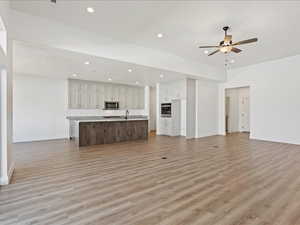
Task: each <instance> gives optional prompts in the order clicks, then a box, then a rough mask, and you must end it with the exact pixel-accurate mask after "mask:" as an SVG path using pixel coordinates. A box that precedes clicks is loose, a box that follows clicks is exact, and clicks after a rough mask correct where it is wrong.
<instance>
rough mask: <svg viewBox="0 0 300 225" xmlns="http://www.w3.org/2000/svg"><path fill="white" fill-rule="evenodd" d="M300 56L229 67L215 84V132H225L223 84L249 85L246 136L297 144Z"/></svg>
mask: <svg viewBox="0 0 300 225" xmlns="http://www.w3.org/2000/svg"><path fill="white" fill-rule="evenodd" d="M299 64H300V56H299V55H298V56H293V57H288V58H284V59H280V60H275V61H270V62H265V63H260V64H257V65H252V66H248V67H244V68H239V69H234V70H231V71H229V74H228V82H226V83H224V84H220V86H219V109H220V110H219V122H220V123H219V133H220V134H224V133H225V132H224V131H225V117H224V113H225V104H224V98H225V95H224V90H225V88H234V87H245V86H250V118H251V119H250V138H253V139H261V140H268V141H276V142H287V143H294V144H300V134H299V133H300V132H299V129H300V128H299V124H300V116H299V115H300V92H299V84H300V75H299V74H300V67H299Z"/></svg>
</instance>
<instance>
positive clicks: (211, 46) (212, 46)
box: [199, 45, 220, 48]
mask: <svg viewBox="0 0 300 225" xmlns="http://www.w3.org/2000/svg"><path fill="white" fill-rule="evenodd" d="M219 47H220V46H217V45H210V46H199V48H219Z"/></svg>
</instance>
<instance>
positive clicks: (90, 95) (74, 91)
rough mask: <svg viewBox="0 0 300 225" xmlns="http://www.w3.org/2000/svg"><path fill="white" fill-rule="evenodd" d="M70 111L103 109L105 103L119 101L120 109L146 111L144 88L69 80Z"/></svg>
mask: <svg viewBox="0 0 300 225" xmlns="http://www.w3.org/2000/svg"><path fill="white" fill-rule="evenodd" d="M68 87H69V98H68V99H69V108H70V109H103V108H104V102H105V101H117V102H119V104H120V109H144V105H145V99H144V98H145V92H144V88H143V87H136V86H130V85H123V84H111V83H104V82H92V81H83V80H75V79H69V80H68Z"/></svg>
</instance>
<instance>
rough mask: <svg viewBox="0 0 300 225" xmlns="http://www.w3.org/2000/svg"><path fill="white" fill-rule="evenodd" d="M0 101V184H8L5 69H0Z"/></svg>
mask: <svg viewBox="0 0 300 225" xmlns="http://www.w3.org/2000/svg"><path fill="white" fill-rule="evenodd" d="M0 72H1V74H0V76H1V77H0V86H1V88H0V91H1V92H0V99H1V100H0V102H1V108H0V109H1V111H0V114H1V115H0V117H1V120H0V121H1V128H0V129H1V133H0V134H1V145H0V153H1V170H0V173H1V174H0V184H1V185H5V184H8V181H9V179H8V172H7V167H8V166H7V160H8V159H7V71H6V70H5V69H3V70H1V71H0Z"/></svg>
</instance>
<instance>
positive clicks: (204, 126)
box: [196, 80, 218, 138]
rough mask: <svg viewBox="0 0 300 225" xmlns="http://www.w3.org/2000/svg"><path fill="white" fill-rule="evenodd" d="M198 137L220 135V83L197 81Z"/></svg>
mask: <svg viewBox="0 0 300 225" xmlns="http://www.w3.org/2000/svg"><path fill="white" fill-rule="evenodd" d="M196 110H197V112H196V118H197V119H196V121H197V122H196V137H198V138H199V137H206V136H211V135H216V134H218V83H216V82H210V81H205V80H197V83H196Z"/></svg>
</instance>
